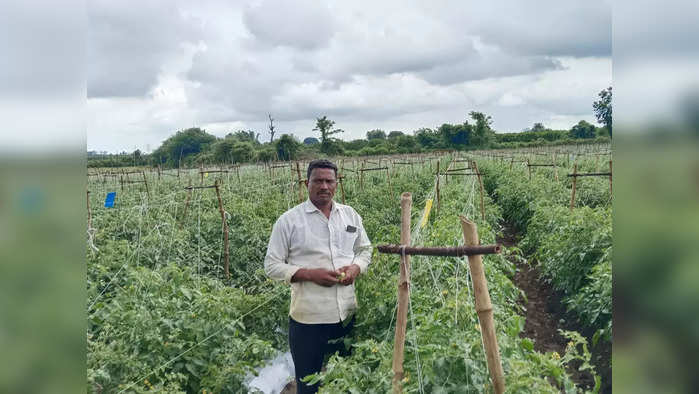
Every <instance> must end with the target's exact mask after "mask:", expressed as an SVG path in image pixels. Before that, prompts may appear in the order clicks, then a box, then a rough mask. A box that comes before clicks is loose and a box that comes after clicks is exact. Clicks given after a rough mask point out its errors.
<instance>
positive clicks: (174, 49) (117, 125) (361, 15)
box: [88, 0, 611, 151]
mask: <svg viewBox="0 0 699 394" xmlns="http://www.w3.org/2000/svg"><path fill="white" fill-rule="evenodd" d="M149 4H152V5H151V6H143V7H130V9H129V10H127V9H126V8H129V6H127V5H125V4H122V3H118V2H117V3H113V2H110V3H104V2H97V3H93V5H92V6H91V9H92V10H91V19H90V28H91V30H94V31H96V32H97V34H93V35H91V36H90V40H91V41H93V42H91V43H90V44H89V48H97V50H94V51H92V55H91V57H90V59H91V60H90V67H91V68H92V69H93V70H94V71H93V72H92V73H91V74H90V75H91V77H90V78H89V80H88V82H89V84H90V86H89V91H90V92H91V94H90V96H91V97H94V98H90V99H88V109H89V110H90V111H91V114H90V117H89V122H88V127H89V129H88V130H89V131H88V147H90V148H92V149H98V150H102V149H105V150H111V151H114V150H121V149H128V150H131V149H133V145H136V146H138V147H140V148H142V149H143V148H145V144H146V143H148V144H150V145H151V146H153V147H155V146H157V145H158V144H159V142H160V141H162V140H163V139H165V138H166V137H167V136H169V135H171V134H172V133H173V132H175V131H176V130H178V129H182V128H186V127H191V126H202V127H208V129H209V130H210V131H212V132H215V133H216V134H217V135H223V134H225V133H226V132H228V131H235V130H237V129H254V130H256V131H258V132H260V133H261V137H260V138H261V139H262V140H266V138H265V135H266V134H267V132H266V126H267V114H268V113H272V114H273V116H274V117H275V119H276V124H277V129H278V130H280V133H281V132H292V133H294V134H295V135H296V136H298V137H300V138H303V137H306V136H311V135H315V132H312V129H313V127H314V124H315V118H317V117H320V116H324V115H327V116H329V117H330V118H331V119H333V120H335V121H336V122H337V126H338V127H340V128H343V129H345V130H346V133H345V134H343V135H342V138H344V139H352V138H360V137H363V136H364V134H365V132H366V131H367V130H370V129H373V128H377V127H378V128H384V129H387V130H393V129H397V130H403V131H412V130H415V129H417V128H420V127H436V126H439V125H440V124H442V123H445V122H448V123H455V122H463V121H464V120H465V119H466V117H467V114H468V112H469V111H470V110H479V111H483V112H486V113H488V114H490V115H492V116H493V118H494V120H495V123H494V125H495V127H496V128H497V129H498V130H502V131H513V130H521V129H523V128H525V127H530V126H531V124H533V123H534V122H540V121H543V122H544V123H546V122H554V121H556V122H559V120H554V119H571V124H573V123H575V122H574V121H573V119H575V118H578V117H579V118H584V119H588V118H586V117H590V116H591V115H592V109H591V104H592V101H593V100H594V98H595V97H596V94H597V92H598V91H599V90H601V89H603V88H605V87H606V86H608V85H609V84H610V83H611V61H610V59H609V57H608V51H607V49H605V48H608V47H609V42H610V37H609V35H608V34H607V33H606V32H605V29H607V28H609V26H610V25H609V23H608V15H609V12H610V6H609V5H608V4H607V3H606V2H604V1H599V2H595V3H592V4H591V3H589V2H587V3H582V2H575V3H568V2H565V3H555V2H551V3H550V4H548V5H544V6H541V7H539V6H537V7H532V6H531V5H528V4H527V5H526V6H525V5H513V6H511V7H505V5H504V4H501V3H497V2H496V3H493V4H490V3H487V4H485V3H476V2H469V3H449V4H441V3H437V4H431V5H430V6H429V7H428V6H427V5H426V4H425V3H422V2H412V3H411V2H403V1H387V2H371V3H368V2H364V1H358V2H336V3H327V5H326V6H321V5H319V4H318V3H317V2H312V1H310V0H308V1H303V2H299V3H296V2H295V3H293V4H292V3H290V2H285V1H280V0H261V1H259V0H258V1H253V2H242V3H231V2H226V1H219V0H208V1H204V2H202V3H184V2H174V3H171V2H167V3H149ZM161 11H162V12H161ZM93 15H95V16H96V17H93ZM93 24H99V26H93ZM584 26H587V27H588V28H586V29H584V28H583V27H584ZM590 54H601V55H602V57H591V56H589V55H590ZM563 55H566V56H563ZM119 97H121V98H119Z"/></svg>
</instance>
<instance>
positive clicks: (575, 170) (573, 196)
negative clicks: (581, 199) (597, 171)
mask: <svg viewBox="0 0 699 394" xmlns="http://www.w3.org/2000/svg"><path fill="white" fill-rule="evenodd" d="M577 173H578V165H577V164H573V189H572V190H571V193H570V210H571V211H572V210H573V207H575V184H576V183H577V182H578V177H577V176H575V175H577Z"/></svg>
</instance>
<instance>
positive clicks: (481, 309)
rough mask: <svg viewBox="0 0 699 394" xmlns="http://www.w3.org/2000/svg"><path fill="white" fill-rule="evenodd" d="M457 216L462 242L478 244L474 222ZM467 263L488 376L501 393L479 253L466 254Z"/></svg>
mask: <svg viewBox="0 0 699 394" xmlns="http://www.w3.org/2000/svg"><path fill="white" fill-rule="evenodd" d="M459 218H460V219H461V230H462V231H463V233H464V243H465V244H466V245H467V246H476V245H479V244H480V241H479V239H478V228H477V226H476V223H474V222H472V221H470V220H468V219H467V218H466V217H464V216H459ZM468 265H469V268H470V271H471V282H472V283H473V298H474V301H475V304H476V313H477V314H478V322H479V323H480V326H481V335H482V338H483V346H484V347H485V356H486V361H487V364H488V371H490V378H491V379H492V383H493V391H494V392H495V393H496V394H501V393H504V392H505V374H504V372H503V370H502V363H501V361H500V350H499V349H498V341H497V338H496V337H495V323H494V321H493V305H492V304H491V303H490V294H489V293H488V282H487V281H486V279H485V271H484V270H483V258H482V257H481V255H472V256H468Z"/></svg>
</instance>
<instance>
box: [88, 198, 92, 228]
mask: <svg viewBox="0 0 699 394" xmlns="http://www.w3.org/2000/svg"><path fill="white" fill-rule="evenodd" d="M91 228H92V210H90V191H89V190H87V229H88V230H90V229H91Z"/></svg>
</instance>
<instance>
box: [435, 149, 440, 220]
mask: <svg viewBox="0 0 699 394" xmlns="http://www.w3.org/2000/svg"><path fill="white" fill-rule="evenodd" d="M436 192H437V212H439V203H440V198H439V159H437V190H436Z"/></svg>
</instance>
